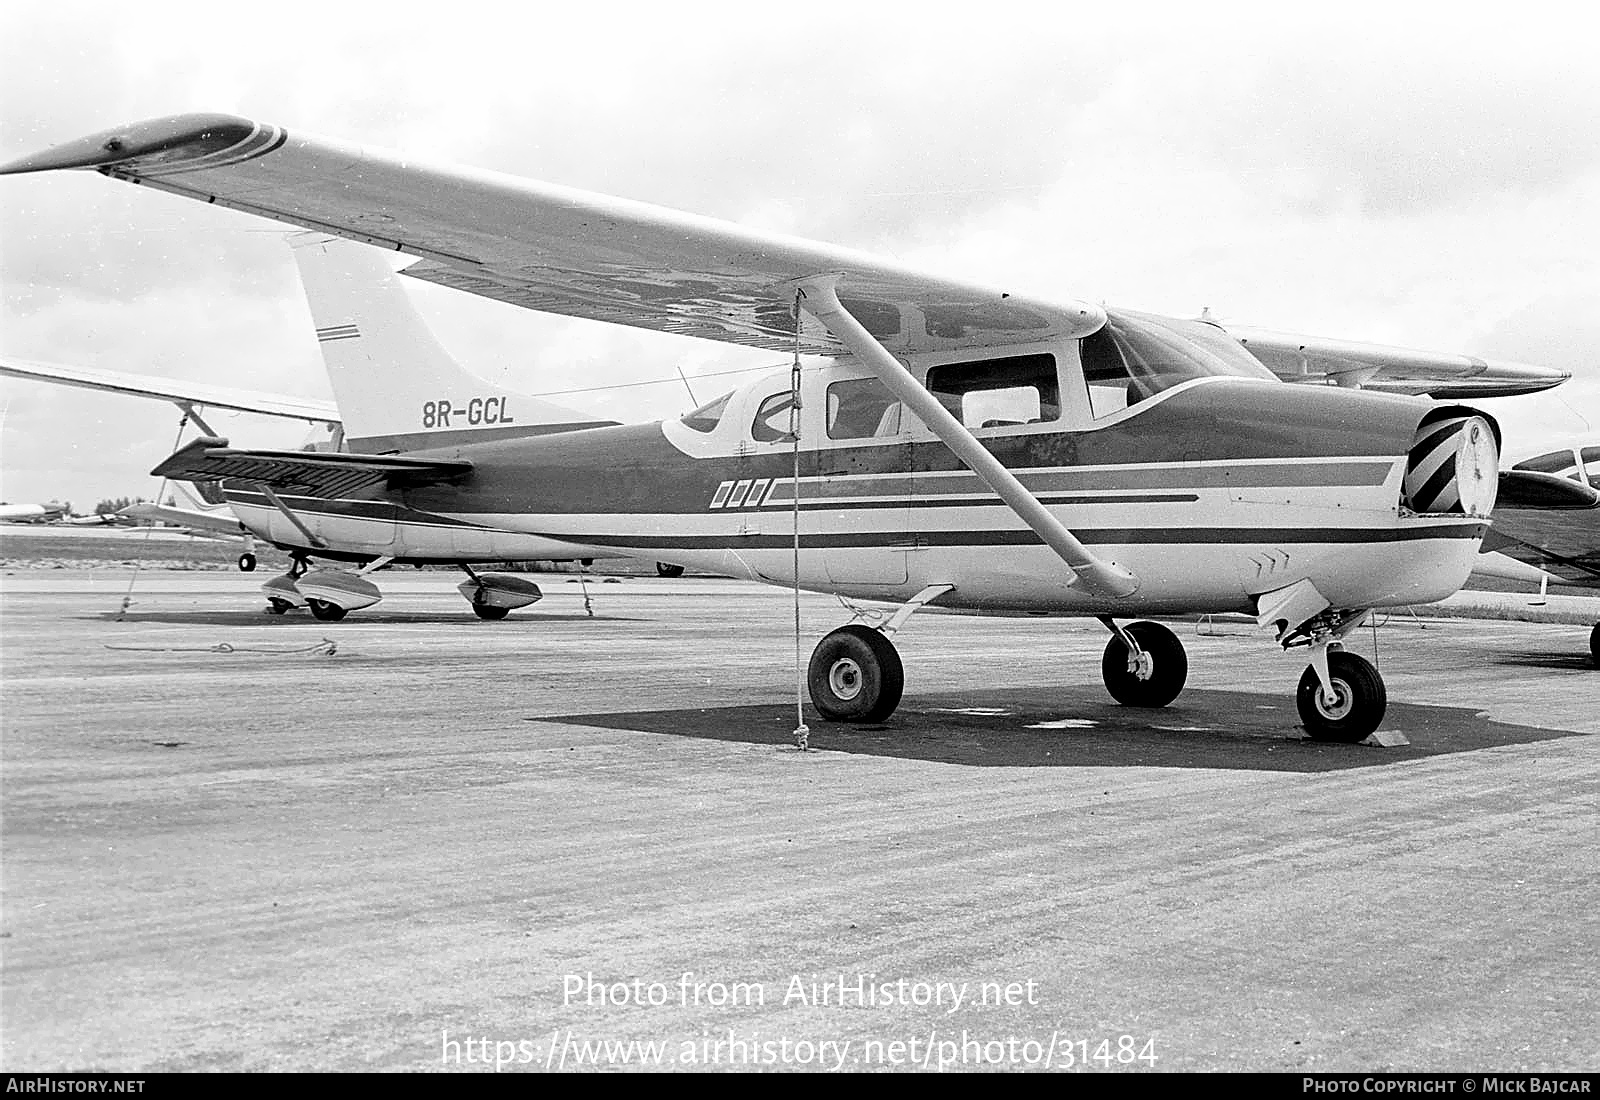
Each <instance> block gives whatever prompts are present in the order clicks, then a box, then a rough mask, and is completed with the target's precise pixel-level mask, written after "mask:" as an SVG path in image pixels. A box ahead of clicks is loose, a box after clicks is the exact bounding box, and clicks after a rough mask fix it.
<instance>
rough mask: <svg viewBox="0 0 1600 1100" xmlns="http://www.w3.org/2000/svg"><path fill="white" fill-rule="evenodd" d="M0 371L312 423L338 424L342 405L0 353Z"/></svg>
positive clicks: (58, 383) (69, 384) (77, 385)
mask: <svg viewBox="0 0 1600 1100" xmlns="http://www.w3.org/2000/svg"><path fill="white" fill-rule="evenodd" d="M0 375H4V376H7V377H11V378H26V379H28V380H29V381H32V382H52V383H55V384H56V385H61V386H76V387H78V388H80V389H86V390H101V391H104V392H106V393H122V394H129V395H131V396H134V397H151V398H156V399H159V400H162V401H171V402H173V403H174V404H176V405H180V406H187V405H198V406H204V407H205V408H210V409H231V410H234V411H236V412H247V413H259V414H261V415H262V416H281V417H285V418H287V419H290V420H305V421H309V422H311V423H313V424H329V425H337V424H338V423H339V409H338V407H337V406H336V405H334V403H333V402H332V401H316V400H313V399H311V398H308V397H281V396H279V395H277V394H271V393H257V392H256V391H254V390H240V389H234V388H232V387H230V386H207V385H204V384H202V383H199V382H176V381H173V380H172V379H170V378H157V377H155V376H154V375H148V374H127V373H124V372H122V371H110V370H95V369H91V368H89V367H66V366H61V365H59V364H55V363H37V362H32V361H30V360H26V359H10V358H0Z"/></svg>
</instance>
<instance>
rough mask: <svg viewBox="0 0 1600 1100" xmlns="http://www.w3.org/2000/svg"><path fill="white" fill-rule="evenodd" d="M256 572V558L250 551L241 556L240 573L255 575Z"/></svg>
mask: <svg viewBox="0 0 1600 1100" xmlns="http://www.w3.org/2000/svg"><path fill="white" fill-rule="evenodd" d="M255 571H256V556H255V555H254V554H252V553H250V552H249V551H248V550H247V551H245V552H244V553H243V554H240V555H239V572H241V573H254V572H255Z"/></svg>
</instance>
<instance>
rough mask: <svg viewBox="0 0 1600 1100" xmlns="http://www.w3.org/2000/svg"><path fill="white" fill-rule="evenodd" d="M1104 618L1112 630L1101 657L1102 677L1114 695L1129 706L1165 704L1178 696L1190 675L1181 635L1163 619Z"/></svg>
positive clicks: (1107, 627)
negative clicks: (1124, 623)
mask: <svg viewBox="0 0 1600 1100" xmlns="http://www.w3.org/2000/svg"><path fill="white" fill-rule="evenodd" d="M1100 621H1101V622H1102V623H1104V624H1105V626H1106V629H1107V630H1109V631H1111V640H1110V641H1109V642H1107V643H1106V651H1105V653H1104V654H1103V655H1102V656H1101V658H1100V678H1101V679H1102V680H1104V681H1105V685H1106V690H1107V691H1109V692H1110V693H1111V697H1112V698H1113V699H1115V700H1116V701H1117V702H1119V703H1121V704H1122V705H1123V706H1125V707H1164V706H1166V705H1167V704H1168V703H1170V702H1172V701H1173V700H1174V699H1176V698H1177V697H1178V693H1179V692H1181V691H1182V690H1183V685H1184V682H1185V681H1187V680H1188V678H1189V657H1188V654H1186V653H1184V651H1183V643H1182V642H1181V641H1179V640H1178V636H1177V635H1176V634H1174V633H1173V632H1172V631H1170V630H1168V629H1167V628H1166V627H1164V626H1162V625H1161V624H1160V623H1150V622H1142V623H1129V624H1128V625H1127V626H1118V625H1117V624H1116V623H1115V622H1113V621H1112V620H1111V619H1110V618H1109V617H1102V618H1101V620H1100Z"/></svg>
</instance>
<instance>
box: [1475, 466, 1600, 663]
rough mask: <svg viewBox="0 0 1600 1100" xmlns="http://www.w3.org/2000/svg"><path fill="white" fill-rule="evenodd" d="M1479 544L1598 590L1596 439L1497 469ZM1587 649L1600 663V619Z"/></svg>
mask: <svg viewBox="0 0 1600 1100" xmlns="http://www.w3.org/2000/svg"><path fill="white" fill-rule="evenodd" d="M1483 545H1484V548H1485V551H1486V552H1491V553H1498V554H1505V555H1508V556H1510V557H1511V558H1513V559H1515V560H1516V561H1519V562H1524V563H1527V564H1528V565H1530V566H1532V567H1535V568H1537V569H1539V570H1540V571H1542V572H1544V573H1547V574H1549V575H1551V576H1552V577H1553V578H1554V579H1555V580H1556V581H1557V583H1560V584H1565V585H1571V586H1574V587H1579V588H1586V589H1591V590H1600V445H1593V446H1588V447H1573V448H1570V449H1567V450H1561V451H1552V452H1551V453H1549V454H1544V455H1539V456H1538V457H1536V458H1530V459H1527V460H1525V461H1523V462H1519V463H1517V464H1516V465H1515V466H1513V467H1512V468H1511V469H1509V470H1505V471H1502V473H1501V474H1500V494H1499V502H1498V503H1497V504H1496V506H1495V518H1494V526H1493V528H1492V529H1491V530H1490V531H1489V533H1488V535H1486V536H1485V537H1484V540H1483ZM1589 654H1590V657H1591V658H1592V659H1593V661H1594V664H1595V667H1596V668H1597V669H1600V621H1597V622H1596V623H1595V625H1594V628H1593V629H1592V630H1591V631H1590V632H1589Z"/></svg>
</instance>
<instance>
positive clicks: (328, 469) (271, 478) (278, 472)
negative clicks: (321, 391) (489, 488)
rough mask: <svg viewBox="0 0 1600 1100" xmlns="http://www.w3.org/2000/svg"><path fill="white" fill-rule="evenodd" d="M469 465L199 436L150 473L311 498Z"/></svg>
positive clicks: (424, 481)
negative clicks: (272, 447) (236, 444)
mask: <svg viewBox="0 0 1600 1100" xmlns="http://www.w3.org/2000/svg"><path fill="white" fill-rule="evenodd" d="M471 470H472V463H470V462H458V461H434V460H430V459H422V458H400V457H396V456H394V455H354V454H342V453H334V452H329V451H249V450H238V449H235V448H232V447H229V446H228V441H227V440H226V439H218V438H216V437H214V436H201V437H200V438H199V439H196V440H193V441H191V442H190V443H188V444H187V445H186V446H184V447H183V448H181V449H180V450H178V451H176V452H175V453H174V454H172V455H171V457H169V458H168V459H167V460H166V461H164V462H163V463H161V465H159V466H157V467H156V468H155V469H154V470H151V471H150V473H151V474H152V475H153V476H155V477H166V478H172V479H174V480H177V481H220V480H223V479H224V478H233V479H236V480H240V481H250V482H254V483H256V484H258V485H265V486H267V487H269V488H272V489H281V490H283V491H284V492H286V493H296V494H299V495H302V496H316V497H348V496H352V495H354V494H356V493H359V492H361V491H362V490H364V489H370V488H373V487H394V488H410V487H413V486H417V485H430V484H435V483H438V482H444V481H452V480H455V479H457V478H460V477H463V476H465V475H466V474H468V473H470V472H471Z"/></svg>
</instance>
